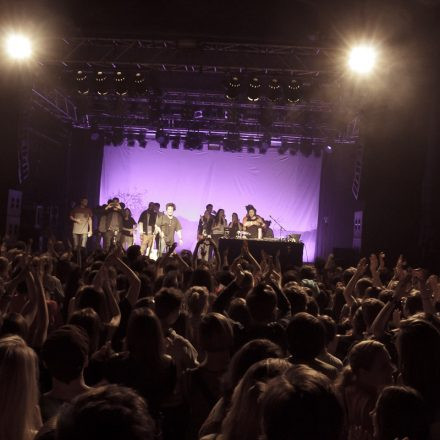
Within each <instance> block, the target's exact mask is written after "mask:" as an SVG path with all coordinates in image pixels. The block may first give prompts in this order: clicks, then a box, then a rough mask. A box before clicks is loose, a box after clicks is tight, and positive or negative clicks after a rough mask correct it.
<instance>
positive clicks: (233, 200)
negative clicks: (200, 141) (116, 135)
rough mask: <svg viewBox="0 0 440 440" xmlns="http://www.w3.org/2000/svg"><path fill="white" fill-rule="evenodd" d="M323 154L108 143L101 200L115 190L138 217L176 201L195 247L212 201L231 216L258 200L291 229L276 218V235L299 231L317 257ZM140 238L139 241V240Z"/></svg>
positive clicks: (308, 254)
mask: <svg viewBox="0 0 440 440" xmlns="http://www.w3.org/2000/svg"><path fill="white" fill-rule="evenodd" d="M320 174H321V158H317V157H308V158H305V157H303V156H302V155H295V156H292V155H279V154H278V152H277V151H276V150H275V149H273V150H272V149H269V150H268V151H267V154H265V155H261V154H250V153H247V152H243V153H225V152H223V151H212V150H200V151H198V150H197V151H188V150H183V149H178V150H177V149H171V148H168V149H164V148H160V147H159V144H158V143H157V142H156V141H149V143H148V147H147V148H146V149H143V148H129V147H127V145H126V144H123V145H122V146H121V147H118V148H114V147H111V146H106V147H105V149H104V159H103V163H102V174H101V192H100V203H101V204H104V203H106V202H107V200H108V199H110V198H112V197H114V196H117V197H119V198H120V200H121V201H123V202H124V203H125V204H126V205H127V207H129V208H130V209H131V211H132V213H133V217H134V219H135V220H136V221H137V220H138V219H139V215H140V213H141V212H142V211H143V210H144V209H146V207H147V205H148V202H150V201H153V202H159V203H160V204H161V210H164V209H165V204H166V203H167V202H174V203H175V204H176V205H177V211H176V216H177V217H178V218H179V220H180V221H181V223H182V227H183V241H184V244H183V248H185V249H193V248H194V246H195V244H196V239H197V224H198V220H199V216H200V215H202V214H203V212H204V209H205V206H206V204H207V203H212V204H213V205H214V209H215V210H218V209H219V208H223V209H225V212H226V217H227V220H228V221H230V219H231V214H232V213H233V212H237V213H238V216H239V218H240V220H241V219H242V218H243V217H244V215H245V214H246V211H245V208H244V207H245V206H246V205H247V204H249V203H250V204H253V205H254V206H255V207H256V208H257V210H258V214H259V215H261V216H262V217H263V218H265V219H269V220H270V218H269V216H270V215H271V216H272V217H274V218H275V219H277V220H278V221H279V223H280V224H281V225H282V226H283V227H284V228H285V229H286V230H287V232H284V231H283V232H282V233H281V234H280V230H279V227H278V226H277V225H276V224H275V222H273V221H272V225H271V227H272V229H273V230H274V234H275V237H277V238H278V237H280V236H281V237H284V236H286V235H288V234H291V233H301V234H302V235H301V240H302V241H304V244H305V251H304V260H305V261H313V259H314V257H315V242H316V227H317V220H318V204H319V186H320ZM137 242H138V241H137Z"/></svg>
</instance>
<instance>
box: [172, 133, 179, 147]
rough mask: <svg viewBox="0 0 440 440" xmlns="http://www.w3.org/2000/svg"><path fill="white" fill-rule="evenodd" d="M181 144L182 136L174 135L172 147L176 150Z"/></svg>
mask: <svg viewBox="0 0 440 440" xmlns="http://www.w3.org/2000/svg"><path fill="white" fill-rule="evenodd" d="M179 146H180V136H174V137H173V138H172V139H171V148H173V149H174V150H178V149H179Z"/></svg>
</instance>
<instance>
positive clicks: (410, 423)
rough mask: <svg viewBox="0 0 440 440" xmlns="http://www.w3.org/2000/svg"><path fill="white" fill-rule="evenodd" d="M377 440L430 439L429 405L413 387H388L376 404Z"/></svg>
mask: <svg viewBox="0 0 440 440" xmlns="http://www.w3.org/2000/svg"><path fill="white" fill-rule="evenodd" d="M375 412H376V422H377V431H378V432H377V439H378V440H394V439H395V438H404V437H405V438H406V437H407V438H410V439H411V440H426V439H427V438H428V433H429V418H428V411H427V408H426V403H425V402H424V400H423V397H422V396H421V395H420V393H419V392H418V391H416V390H414V389H413V388H410V387H404V386H390V387H386V388H384V390H383V391H382V393H381V394H380V396H379V398H378V399H377V402H376V408H375Z"/></svg>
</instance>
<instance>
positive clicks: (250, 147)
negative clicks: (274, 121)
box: [246, 139, 255, 154]
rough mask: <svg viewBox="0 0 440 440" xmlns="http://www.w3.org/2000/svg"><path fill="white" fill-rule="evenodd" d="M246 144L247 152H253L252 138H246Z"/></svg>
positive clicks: (253, 143)
mask: <svg viewBox="0 0 440 440" xmlns="http://www.w3.org/2000/svg"><path fill="white" fill-rule="evenodd" d="M246 145H247V152H248V153H250V154H254V153H255V142H254V140H253V139H248V141H247V142H246Z"/></svg>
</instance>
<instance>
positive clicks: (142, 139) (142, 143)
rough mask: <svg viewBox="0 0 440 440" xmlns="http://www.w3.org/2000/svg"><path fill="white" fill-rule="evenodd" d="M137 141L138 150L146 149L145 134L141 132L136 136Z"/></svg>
mask: <svg viewBox="0 0 440 440" xmlns="http://www.w3.org/2000/svg"><path fill="white" fill-rule="evenodd" d="M137 141H138V145H139V147H140V148H146V146H147V140H146V139H145V133H144V132H143V131H141V132H139V134H138V135H137Z"/></svg>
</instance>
